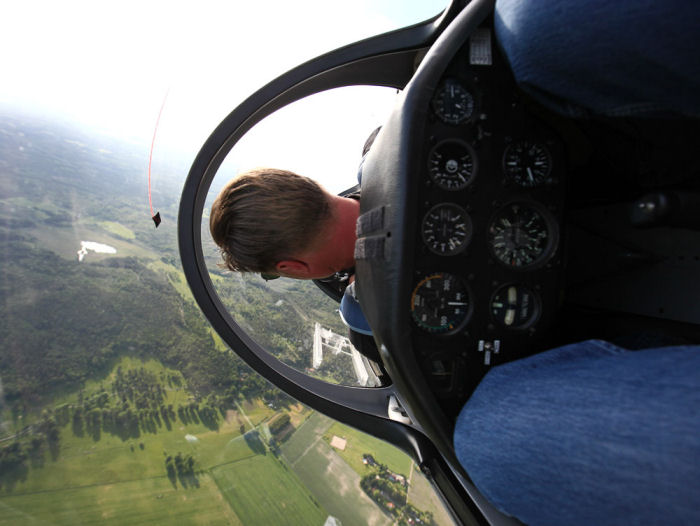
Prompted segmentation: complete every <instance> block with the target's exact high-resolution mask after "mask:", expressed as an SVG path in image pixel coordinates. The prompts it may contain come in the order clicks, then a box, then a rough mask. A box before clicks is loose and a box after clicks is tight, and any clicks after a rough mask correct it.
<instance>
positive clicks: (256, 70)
mask: <svg viewBox="0 0 700 526" xmlns="http://www.w3.org/2000/svg"><path fill="white" fill-rule="evenodd" d="M446 4H447V0H439V1H437V0H356V1H353V2H347V1H340V0H338V1H335V0H300V1H297V2H293V1H283V0H268V1H266V2H260V1H258V0H251V1H239V0H227V1H210V0H201V1H200V0H197V1H194V0H189V1H187V2H181V1H177V0H170V1H160V0H154V1H151V0H138V1H132V0H120V1H104V0H91V1H82V0H61V1H58V2H57V1H46V0H23V1H15V2H11V1H7V2H4V5H3V10H2V11H3V16H2V17H1V18H0V49H2V50H3V51H2V54H0V71H2V78H3V81H2V82H1V83H0V105H3V106H12V107H22V108H25V109H27V108H28V109H31V110H32V111H34V112H37V113H41V114H45V115H50V116H52V117H55V118H57V119H60V120H63V121H66V122H71V123H74V124H78V125H80V126H84V127H87V128H89V129H91V130H94V131H95V132H97V133H105V134H108V135H114V136H116V137H119V138H121V139H124V140H128V141H131V142H133V143H135V144H138V145H147V147H148V146H150V141H151V138H152V135H153V131H154V127H155V123H156V119H157V116H158V112H159V109H160V107H161V104H163V101H164V100H165V106H164V109H163V114H162V117H161V121H160V125H159V128H158V136H157V141H156V148H157V149H156V152H154V162H155V161H157V160H158V154H160V155H161V156H163V155H170V154H171V153H172V152H178V153H179V154H181V155H182V156H183V157H184V158H187V159H191V158H193V157H194V155H195V154H196V152H197V151H198V150H199V147H200V146H201V145H202V143H203V142H204V141H205V140H206V138H207V137H208V135H209V133H210V132H211V131H212V130H213V129H214V128H215V127H216V125H217V124H218V123H219V122H220V121H221V120H222V119H223V118H224V117H225V116H226V115H227V114H228V113H229V112H230V111H231V110H232V109H233V108H235V107H236V106H237V105H238V104H239V103H240V102H241V101H243V100H244V99H245V98H246V97H247V96H249V95H250V94H251V93H253V92H254V91H255V90H257V89H258V88H260V87H261V86H263V85H264V84H265V83H267V82H268V81H270V80H272V79H274V78H275V77H277V76H279V75H280V74H282V73H284V72H285V71H287V70H289V69H291V68H292V67H294V66H296V65H298V64H300V63H302V62H305V61H307V60H309V59H311V58H314V57H315V56H318V55H320V54H322V53H325V52H328V51H330V50H332V49H335V48H337V47H340V46H342V45H345V44H349V43H351V42H355V41H357V40H360V39H363V38H367V37H370V36H373V35H376V34H379V33H382V32H385V31H388V30H392V29H396V28H399V27H403V26H406V25H410V24H412V23H417V22H420V21H422V20H425V19H427V18H430V17H431V16H434V15H435V14H437V13H439V12H440V11H441V10H442V9H443V8H444V7H445V5H446ZM346 91H347V93H345V94H338V93H336V94H332V93H328V94H323V95H319V96H316V97H313V99H314V100H312V101H304V102H300V103H295V104H294V105H292V106H290V107H289V108H287V109H286V110H283V111H281V112H278V113H279V115H274V116H272V117H270V118H269V122H268V119H266V121H263V123H261V124H260V125H259V126H258V127H256V129H254V130H253V131H252V132H251V134H250V136H251V137H250V138H246V139H244V141H241V145H240V148H238V147H237V148H236V149H234V152H232V155H233V156H235V159H234V160H232V161H231V162H232V164H235V168H234V169H239V168H246V167H252V166H263V165H268V166H278V167H282V168H289V169H295V170H296V171H300V172H307V173H308V175H311V176H313V177H316V178H319V179H321V180H322V182H324V184H326V186H329V187H330V188H331V189H334V190H336V191H338V190H340V189H342V188H341V187H343V184H341V183H339V182H338V181H336V180H335V178H334V177H335V176H334V175H333V174H336V173H338V172H339V171H341V172H343V173H347V172H348V171H349V172H352V171H354V169H351V166H356V165H357V161H358V157H359V154H360V150H361V147H362V143H363V142H364V139H365V137H366V136H367V135H368V134H369V133H370V132H371V130H372V129H373V128H374V127H376V126H377V125H379V124H381V122H382V121H383V119H384V118H385V117H386V115H387V114H388V111H389V110H390V108H391V106H392V104H393V100H394V98H395V93H394V92H393V90H388V89H383V88H373V89H371V90H370V89H369V88H353V89H348V90H346ZM304 139H305V140H304ZM340 144H342V145H344V147H346V148H351V150H350V149H348V150H347V151H346V150H342V151H338V152H336V151H335V147H336V146H337V145H340ZM334 185H340V186H338V187H336V188H334ZM345 186H347V185H345Z"/></svg>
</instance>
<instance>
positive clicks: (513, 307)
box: [491, 284, 541, 329]
mask: <svg viewBox="0 0 700 526" xmlns="http://www.w3.org/2000/svg"><path fill="white" fill-rule="evenodd" d="M540 305H541V302H540V298H539V295H538V294H537V293H535V292H533V291H532V290H531V289H530V288H529V287H526V286H525V285H520V284H510V285H503V286H501V287H500V288H498V289H497V290H496V292H494V294H493V296H492V298H491V314H492V315H493V318H494V319H495V320H496V321H497V322H498V323H499V324H500V325H502V326H503V327H506V328H508V329H526V328H528V327H531V326H532V325H533V324H534V323H535V322H536V321H537V319H538V318H539V316H540Z"/></svg>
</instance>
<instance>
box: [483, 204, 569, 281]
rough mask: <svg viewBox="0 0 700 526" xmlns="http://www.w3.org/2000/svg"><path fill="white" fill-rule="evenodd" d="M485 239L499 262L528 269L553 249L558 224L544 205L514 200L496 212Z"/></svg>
mask: <svg viewBox="0 0 700 526" xmlns="http://www.w3.org/2000/svg"><path fill="white" fill-rule="evenodd" d="M488 243H489V248H490V249H491V253H492V254H493V255H494V256H495V257H496V259H497V260H498V261H499V262H501V263H503V264H504V265H506V266H508V267H511V268H514V269H517V270H525V269H530V268H533V267H537V266H539V265H541V264H543V263H544V262H545V261H547V259H549V257H550V256H551V255H552V254H553V253H554V249H555V248H556V244H557V226H556V223H555V221H554V219H553V218H552V217H551V216H550V214H549V213H548V212H547V211H546V210H544V209H543V208H541V207H539V206H537V205H535V204H532V203H518V202H515V203H511V204H509V205H506V206H505V207H503V208H501V209H500V210H499V211H498V212H496V214H495V216H494V217H493V219H492V220H491V223H490V225H489V230H488Z"/></svg>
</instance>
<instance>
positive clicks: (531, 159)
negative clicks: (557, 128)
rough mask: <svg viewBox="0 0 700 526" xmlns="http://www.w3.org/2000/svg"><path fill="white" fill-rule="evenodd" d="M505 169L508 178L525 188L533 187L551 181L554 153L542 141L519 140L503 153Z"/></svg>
mask: <svg viewBox="0 0 700 526" xmlns="http://www.w3.org/2000/svg"><path fill="white" fill-rule="evenodd" d="M503 171H504V173H505V175H506V177H507V178H508V179H510V180H511V181H513V182H514V183H515V184H517V185H519V186H522V187H523V188H533V187H535V186H541V185H543V184H546V183H548V182H550V179H549V174H550V173H551V171H552V155H551V154H550V153H549V149H548V148H547V147H546V146H545V145H544V144H542V143H540V142H534V141H518V142H515V143H513V144H511V145H509V146H508V147H507V148H506V151H505V152H504V154H503Z"/></svg>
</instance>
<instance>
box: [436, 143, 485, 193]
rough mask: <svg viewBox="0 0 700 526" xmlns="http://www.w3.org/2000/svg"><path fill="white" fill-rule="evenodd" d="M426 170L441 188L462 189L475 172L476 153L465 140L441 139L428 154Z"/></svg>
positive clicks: (470, 180) (469, 181)
mask: <svg viewBox="0 0 700 526" xmlns="http://www.w3.org/2000/svg"><path fill="white" fill-rule="evenodd" d="M428 171H429V172H430V177H431V178H432V180H433V181H435V184H437V185H438V186H439V187H440V188H442V189H443V190H462V189H463V188H465V187H466V186H467V185H469V183H471V182H472V179H473V178H474V175H475V174H476V153H475V152H474V149H473V148H472V147H471V146H470V145H469V144H467V143H466V142H462V141H455V140H446V141H442V142H441V143H438V144H437V145H436V146H435V147H434V148H433V149H432V150H431V152H430V155H429V156H428Z"/></svg>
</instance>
